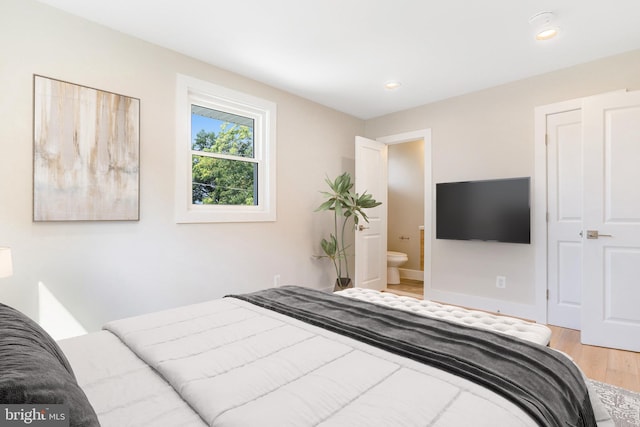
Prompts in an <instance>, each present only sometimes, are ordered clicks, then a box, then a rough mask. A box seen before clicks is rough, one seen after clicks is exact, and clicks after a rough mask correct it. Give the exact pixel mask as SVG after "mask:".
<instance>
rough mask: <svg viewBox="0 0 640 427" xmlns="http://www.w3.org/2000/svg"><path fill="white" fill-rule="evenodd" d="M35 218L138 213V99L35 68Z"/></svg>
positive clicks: (123, 217) (117, 217)
mask: <svg viewBox="0 0 640 427" xmlns="http://www.w3.org/2000/svg"><path fill="white" fill-rule="evenodd" d="M33 87H34V92H33V93H34V96H33V220H34V221H137V220H139V219H140V212H139V211H140V197H139V191H140V100H139V99H137V98H131V97H128V96H124V95H119V94H116V93H112V92H105V91H102V90H98V89H93V88H90V87H86V86H80V85H76V84H73V83H68V82H64V81H61V80H56V79H51V78H48V77H43V76H39V75H34V82H33Z"/></svg>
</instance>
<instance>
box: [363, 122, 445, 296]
mask: <svg viewBox="0 0 640 427" xmlns="http://www.w3.org/2000/svg"><path fill="white" fill-rule="evenodd" d="M419 139H421V140H423V141H424V224H423V225H424V254H425V256H424V279H423V280H424V294H423V297H425V298H426V296H427V295H428V292H429V291H431V240H432V238H433V230H434V226H435V225H434V222H433V219H434V218H433V194H434V192H433V175H432V169H433V168H432V164H431V158H432V157H431V129H420V130H416V131H411V132H404V133H399V134H395V135H388V136H383V137H380V138H376V139H375V140H376V141H378V142H382V143H384V144H387V145H395V144H402V143H403V142H411V141H416V140H419ZM387 185H388V184H387ZM384 227H387V224H384Z"/></svg>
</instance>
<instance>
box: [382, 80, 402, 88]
mask: <svg viewBox="0 0 640 427" xmlns="http://www.w3.org/2000/svg"><path fill="white" fill-rule="evenodd" d="M400 86H402V83H400V82H399V81H397V80H389V81H388V82H386V83H385V84H384V88H385V89H388V90H395V89H398V88H399V87H400Z"/></svg>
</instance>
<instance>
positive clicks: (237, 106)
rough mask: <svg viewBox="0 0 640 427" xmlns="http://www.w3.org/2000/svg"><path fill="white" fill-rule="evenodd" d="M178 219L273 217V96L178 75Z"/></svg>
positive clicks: (268, 219)
mask: <svg viewBox="0 0 640 427" xmlns="http://www.w3.org/2000/svg"><path fill="white" fill-rule="evenodd" d="M177 114H178V117H177V127H176V128H177V135H176V144H177V149H176V162H177V163H176V221H177V222H245V221H275V213H276V207H275V200H276V198H275V194H276V192H275V185H276V183H275V176H276V174H275V145H276V144H275V128H276V127H275V121H276V105H275V104H274V103H272V102H269V101H266V100H263V99H260V98H256V97H253V96H250V95H246V94H243V93H240V92H236V91H233V90H230V89H227V88H224V87H221V86H217V85H214V84H212V83H208V82H204V81H201V80H197V79H194V78H191V77H187V76H182V75H178V78H177Z"/></svg>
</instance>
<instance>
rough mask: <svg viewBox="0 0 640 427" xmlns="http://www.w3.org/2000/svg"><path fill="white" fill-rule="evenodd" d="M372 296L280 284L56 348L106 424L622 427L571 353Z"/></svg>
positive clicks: (117, 326)
mask: <svg viewBox="0 0 640 427" xmlns="http://www.w3.org/2000/svg"><path fill="white" fill-rule="evenodd" d="M362 299H363V298H362V295H360V298H357V297H355V295H353V294H351V295H340V294H328V293H324V292H320V291H315V290H311V289H306V288H301V287H281V288H272V289H266V290H263V291H259V292H256V293H252V294H245V295H235V296H229V297H225V298H222V299H218V300H213V301H208V302H204V303H200V304H195V305H190V306H185V307H180V308H177V309H172V310H166V311H162V312H157V313H151V314H147V315H143V316H138V317H133V318H128V319H123V320H118V321H114V322H110V323H108V324H107V325H105V327H104V330H102V331H100V332H95V333H91V334H88V335H85V336H81V337H77V338H72V339H68V340H63V341H60V342H59V343H58V345H59V347H60V348H61V349H62V352H63V353H64V357H65V358H66V359H67V360H68V362H69V364H70V367H72V371H73V373H72V375H74V376H75V380H76V381H77V384H78V385H79V387H80V389H81V390H82V392H83V393H84V394H85V395H86V398H87V401H88V402H89V403H90V405H91V408H92V409H93V410H94V411H95V414H96V417H97V419H98V420H99V422H100V424H101V425H102V426H103V427H108V426H119V427H120V426H207V425H209V426H224V427H227V426H238V427H240V426H242V427H249V426H265V427H268V426H278V427H280V426H295V427H303V426H322V427H331V426H349V427H351V426H367V427H369V426H394V427H395V426H437V427H453V426H469V425H473V426H537V425H543V426H561V425H562V426H565V425H572V426H594V425H598V426H600V427H604V426H612V425H613V423H612V422H611V420H610V419H609V417H608V414H606V411H604V412H603V411H602V407H601V405H599V402H598V401H597V399H594V397H595V395H594V394H593V393H589V390H588V387H587V385H586V384H585V381H584V378H583V376H582V374H581V372H580V371H579V369H577V367H576V366H575V365H574V364H573V363H572V362H571V361H570V360H569V359H568V358H566V357H565V356H564V355H562V354H560V353H558V352H556V351H554V350H551V349H549V348H548V347H546V346H544V345H540V344H538V343H532V342H530V341H529V340H526V339H522V338H518V337H515V336H510V335H507V334H505V333H503V332H496V331H494V330H487V329H481V328H477V327H475V326H467V325H464V324H461V323H460V322H457V323H456V322H450V321H447V320H442V319H437V318H436V317H435V316H428V315H424V314H419V313H418V314H416V313H412V312H410V311H411V310H399V309H397V308H393V307H389V306H388V305H389V304H386V305H385V304H384V303H382V304H381V303H374V302H371V301H366V300H365V301H363V300H362ZM0 345H2V344H0ZM1 348H2V347H0V349H1ZM1 364H2V361H0V365H1ZM72 415H73V414H72ZM72 418H73V417H72ZM85 418H86V417H85ZM71 425H74V423H73V422H72V424H71ZM75 425H97V424H96V423H95V422H94V421H93V420H92V419H91V417H89V418H86V419H83V420H80V421H78V423H77V424H75Z"/></svg>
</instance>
